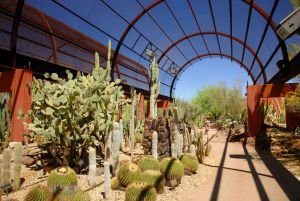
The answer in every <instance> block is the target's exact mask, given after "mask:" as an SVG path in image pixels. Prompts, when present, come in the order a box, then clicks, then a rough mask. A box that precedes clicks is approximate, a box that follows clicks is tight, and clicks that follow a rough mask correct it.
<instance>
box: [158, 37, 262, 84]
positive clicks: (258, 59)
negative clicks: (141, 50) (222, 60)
mask: <svg viewBox="0 0 300 201" xmlns="http://www.w3.org/2000/svg"><path fill="white" fill-rule="evenodd" d="M202 35H220V36H224V37H227V38H230V39H233V40H234V41H237V42H238V43H240V44H241V45H243V46H245V47H246V48H247V49H248V50H249V51H250V52H251V54H252V55H253V56H254V58H255V59H256V60H257V62H258V64H259V66H260V69H261V71H263V64H262V62H261V60H260V58H259V57H258V56H257V55H256V54H255V51H254V50H253V49H252V48H251V47H250V46H249V45H248V44H247V43H245V42H244V41H242V40H241V39H239V38H237V37H235V36H231V35H230V34H227V33H223V32H198V33H193V34H190V35H188V36H186V37H183V38H181V39H179V40H177V41H176V42H174V43H173V44H172V45H170V46H169V47H167V48H166V49H165V51H164V52H163V53H162V55H161V56H160V57H159V59H158V60H157V63H160V61H161V60H162V59H163V57H164V56H165V55H166V54H167V53H168V52H169V51H170V50H171V49H172V48H173V47H174V46H176V45H177V44H178V43H180V42H182V41H184V40H187V39H188V38H191V37H196V36H202ZM263 76H264V82H267V77H266V74H265V72H263Z"/></svg>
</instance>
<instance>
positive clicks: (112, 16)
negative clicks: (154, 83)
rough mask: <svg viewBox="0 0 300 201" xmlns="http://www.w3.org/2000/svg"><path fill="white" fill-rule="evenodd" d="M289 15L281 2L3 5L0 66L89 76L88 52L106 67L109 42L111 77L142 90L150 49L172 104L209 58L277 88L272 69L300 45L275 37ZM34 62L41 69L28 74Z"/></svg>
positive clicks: (21, 1)
mask: <svg viewBox="0 0 300 201" xmlns="http://www.w3.org/2000/svg"><path fill="white" fill-rule="evenodd" d="M292 10H293V8H292V5H291V4H290V2H289V1H288V0H286V1H280V0H270V1H265V0H221V1H220V0H218V1H217V0H201V1H199V0H122V1H120V0H89V1H81V0H72V1H63V0H44V1H35V0H2V1H1V2H0V48H1V54H2V55H6V54H7V57H6V58H9V61H11V62H9V61H6V63H5V62H3V60H2V61H0V64H1V66H2V67H5V66H6V67H7V66H10V67H11V66H12V67H23V66H27V67H28V66H29V65H30V67H31V68H32V69H33V70H34V71H35V72H36V73H44V72H46V71H50V72H51V71H53V70H54V69H55V70H57V69H60V67H63V68H70V69H74V70H80V71H83V72H90V71H91V68H92V66H93V65H94V63H93V62H94V58H93V57H94V52H95V51H100V55H101V56H102V60H101V61H102V63H103V66H104V67H105V57H106V48H105V44H106V43H107V41H108V39H111V40H112V44H113V49H114V51H113V58H112V65H113V69H114V71H112V75H111V76H112V77H113V78H114V79H116V78H121V79H123V80H125V81H126V82H127V83H128V84H129V85H133V86H135V87H137V88H140V89H141V90H148V72H147V71H148V65H149V62H150V59H149V57H148V56H147V55H146V54H145V50H146V49H147V48H149V49H152V50H153V51H154V52H155V54H156V55H157V58H158V64H159V68H160V77H159V80H160V82H161V95H164V96H165V97H173V93H174V91H175V88H176V83H177V81H178V79H179V78H180V75H181V74H182V73H183V72H184V69H186V68H188V67H189V66H191V65H193V64H194V63H195V62H197V61H199V60H201V59H205V58H212V57H221V58H224V59H229V60H231V61H232V62H235V63H238V64H239V65H240V66H241V67H242V68H243V69H245V71H246V72H247V74H248V76H249V80H251V81H252V83H253V84H265V83H273V82H280V81H281V80H282V81H283V80H284V79H283V76H280V75H283V74H285V75H286V74H287V73H288V74H289V73H291V70H289V71H288V72H285V73H283V71H284V70H286V69H280V68H278V66H277V65H276V63H277V62H278V61H282V62H281V63H283V64H284V65H285V66H288V65H289V63H290V62H289V57H288V50H287V46H288V45H289V44H294V43H296V44H300V39H299V37H297V36H293V37H292V38H290V39H289V40H287V41H282V40H281V39H280V38H279V37H278V36H277V35H276V32H275V31H276V27H277V25H278V24H279V22H280V21H281V20H282V19H283V18H284V17H286V16H287V15H288V14H289V13H290V12H292ZM298 57H299V55H298ZM298 59H299V58H298ZM36 60H37V61H39V62H44V63H43V65H44V66H39V67H37V66H34V61H36ZM28 61H31V63H30V64H28ZM22 62H23V63H22ZM26 62H27V63H26ZM39 64H41V63H39ZM46 66H47V67H46ZM203 68H205V67H203ZM199 70H201V69H199ZM286 71H287V70H286ZM212 73H217V72H212ZM293 73H294V74H296V73H295V72H293ZM196 76H199V75H196ZM284 81H286V80H284Z"/></svg>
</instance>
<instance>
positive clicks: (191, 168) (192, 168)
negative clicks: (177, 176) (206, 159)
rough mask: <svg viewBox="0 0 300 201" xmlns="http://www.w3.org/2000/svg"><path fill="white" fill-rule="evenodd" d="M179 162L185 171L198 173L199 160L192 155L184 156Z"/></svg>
mask: <svg viewBox="0 0 300 201" xmlns="http://www.w3.org/2000/svg"><path fill="white" fill-rule="evenodd" d="M179 160H180V161H181V162H182V164H183V166H184V170H185V171H186V172H189V173H196V171H197V170H198V168H199V163H198V159H197V158H196V156H193V155H191V154H183V155H182V156H181V157H180V158H179Z"/></svg>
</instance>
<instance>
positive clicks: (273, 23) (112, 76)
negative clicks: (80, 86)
mask: <svg viewBox="0 0 300 201" xmlns="http://www.w3.org/2000/svg"><path fill="white" fill-rule="evenodd" d="M164 1H165V0H156V1H154V2H152V3H151V4H149V5H148V6H147V7H146V8H145V9H143V10H142V11H141V12H140V13H139V14H137V15H136V16H135V18H134V19H133V20H132V21H131V22H130V24H129V25H128V26H127V28H126V29H125V31H124V32H123V34H122V36H121V38H120V40H119V43H118V45H117V48H116V50H115V52H114V56H113V59H112V67H113V70H112V71H111V78H112V80H113V79H114V73H113V72H114V68H115V63H116V60H117V57H118V54H119V51H120V48H121V45H122V43H123V42H124V40H125V38H126V36H127V34H128V33H129V31H130V30H131V28H132V27H133V26H134V25H135V23H136V22H137V21H139V19H140V18H141V17H143V16H144V14H146V13H147V12H148V11H150V10H151V9H152V8H154V7H155V6H157V5H159V4H160V3H162V2H164ZM242 1H243V2H244V3H246V4H248V5H249V6H252V7H253V8H254V9H255V10H256V11H257V12H258V13H259V14H260V15H261V16H262V17H263V18H264V19H265V20H266V21H268V19H269V15H268V13H267V12H266V11H265V10H264V9H262V8H261V7H260V6H259V5H257V4H256V3H255V2H252V4H251V0H242ZM270 26H271V28H272V29H273V31H274V32H275V34H276V24H275V22H274V21H273V20H271V21H270ZM276 36H277V35H276ZM277 39H278V41H279V42H281V40H280V38H279V37H277ZM280 46H281V50H282V55H283V57H284V59H285V60H287V58H288V54H287V48H286V45H285V43H281V44H280Z"/></svg>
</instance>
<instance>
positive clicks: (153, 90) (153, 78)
mask: <svg viewBox="0 0 300 201" xmlns="http://www.w3.org/2000/svg"><path fill="white" fill-rule="evenodd" d="M158 76H159V69H158V64H157V63H156V59H155V56H153V58H152V63H151V64H150V66H149V77H150V87H149V88H150V118H151V119H155V118H156V117H157V97H158V94H159V91H160V83H159V81H158Z"/></svg>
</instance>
